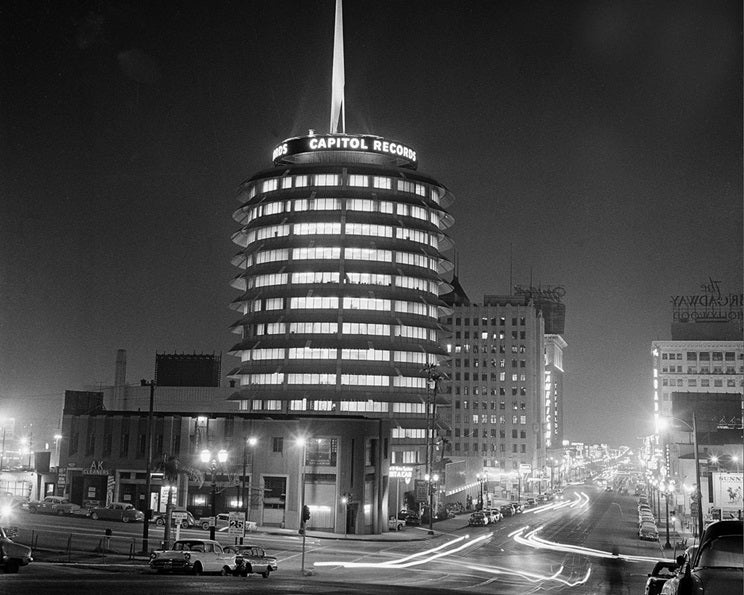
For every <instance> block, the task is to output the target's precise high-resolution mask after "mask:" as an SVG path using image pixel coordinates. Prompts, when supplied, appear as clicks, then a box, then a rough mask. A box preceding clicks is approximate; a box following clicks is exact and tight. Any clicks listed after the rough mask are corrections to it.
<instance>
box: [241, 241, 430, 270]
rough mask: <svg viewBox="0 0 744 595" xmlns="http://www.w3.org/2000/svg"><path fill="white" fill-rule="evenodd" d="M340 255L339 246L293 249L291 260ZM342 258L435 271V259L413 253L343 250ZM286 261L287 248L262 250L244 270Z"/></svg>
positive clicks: (338, 256) (327, 257) (252, 255)
mask: <svg viewBox="0 0 744 595" xmlns="http://www.w3.org/2000/svg"><path fill="white" fill-rule="evenodd" d="M341 255H342V251H341V247H340V246H311V247H308V248H294V249H293V250H292V260H340V259H341ZM343 257H344V258H345V259H346V260H364V261H372V262H388V263H392V262H396V263H398V264H407V265H411V266H417V267H421V268H425V269H430V270H432V271H436V270H437V259H435V258H431V257H428V256H425V255H423V254H415V253H413V252H394V251H392V250H377V249H374V248H344V249H343ZM288 260H289V250H288V249H287V248H280V249H276V250H262V251H260V252H256V253H255V254H250V255H248V257H247V258H246V261H245V266H246V268H247V267H250V266H252V265H253V263H254V262H255V263H256V264H264V263H267V262H287V261H288Z"/></svg>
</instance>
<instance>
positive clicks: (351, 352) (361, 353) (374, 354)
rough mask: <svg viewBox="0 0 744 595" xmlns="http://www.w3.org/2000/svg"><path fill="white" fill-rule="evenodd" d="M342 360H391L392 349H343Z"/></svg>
mask: <svg viewBox="0 0 744 595" xmlns="http://www.w3.org/2000/svg"><path fill="white" fill-rule="evenodd" d="M341 359H342V360H351V361H380V362H386V361H390V351H388V350H387V349H342V350H341Z"/></svg>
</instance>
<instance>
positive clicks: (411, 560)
mask: <svg viewBox="0 0 744 595" xmlns="http://www.w3.org/2000/svg"><path fill="white" fill-rule="evenodd" d="M491 536H492V533H487V534H485V535H481V536H480V537H476V538H474V539H471V540H470V541H466V542H465V543H463V544H462V545H460V546H458V547H456V548H454V549H450V550H447V551H439V550H442V549H444V548H447V547H450V546H452V545H453V544H456V543H457V542H459V541H463V540H466V539H470V536H468V535H466V536H464V537H458V538H457V539H453V540H452V541H448V542H447V543H444V544H442V545H440V546H439V547H436V548H433V549H430V550H425V551H423V552H418V553H415V554H412V555H410V556H406V557H405V558H401V559H399V560H391V561H388V562H339V561H336V562H315V563H314V564H313V566H342V567H344V568H409V567H410V566H419V565H421V564H426V563H428V562H431V561H432V560H436V559H437V558H441V557H443V556H449V555H450V554H456V553H457V552H460V551H462V550H464V549H466V548H469V547H472V546H474V545H476V544H478V543H480V542H481V541H484V540H486V539H490V538H491ZM435 552H438V553H435ZM429 554H431V555H429ZM427 555H428V557H427V558H422V556H427ZM416 558H422V559H419V560H417V559H416Z"/></svg>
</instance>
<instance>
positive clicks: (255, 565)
mask: <svg viewBox="0 0 744 595" xmlns="http://www.w3.org/2000/svg"><path fill="white" fill-rule="evenodd" d="M225 553H228V554H235V570H234V571H233V574H235V575H236V576H248V575H249V574H260V575H261V576H262V577H264V578H269V575H270V574H271V573H272V572H276V571H277V569H278V568H279V567H278V566H277V563H276V558H275V557H274V556H269V555H267V554H266V551H265V550H264V549H263V548H262V547H261V546H259V545H228V546H226V547H225Z"/></svg>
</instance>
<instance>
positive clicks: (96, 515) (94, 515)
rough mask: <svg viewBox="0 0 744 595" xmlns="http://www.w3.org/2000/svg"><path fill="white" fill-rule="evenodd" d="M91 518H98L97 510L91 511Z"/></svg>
mask: <svg viewBox="0 0 744 595" xmlns="http://www.w3.org/2000/svg"><path fill="white" fill-rule="evenodd" d="M90 518H92V519H93V520H94V521H97V520H98V513H97V512H91V513H90Z"/></svg>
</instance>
